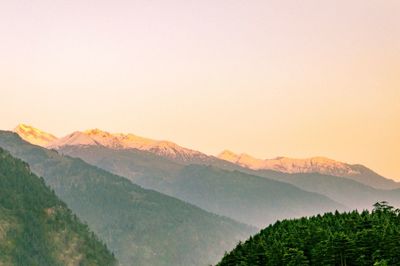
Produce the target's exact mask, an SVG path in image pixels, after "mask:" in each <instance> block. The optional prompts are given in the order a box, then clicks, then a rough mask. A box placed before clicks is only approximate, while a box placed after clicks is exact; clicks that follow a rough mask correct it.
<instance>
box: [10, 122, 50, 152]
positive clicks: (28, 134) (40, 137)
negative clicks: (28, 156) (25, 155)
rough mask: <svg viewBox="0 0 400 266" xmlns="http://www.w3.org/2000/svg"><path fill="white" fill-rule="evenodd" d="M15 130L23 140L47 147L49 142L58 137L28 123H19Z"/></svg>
mask: <svg viewBox="0 0 400 266" xmlns="http://www.w3.org/2000/svg"><path fill="white" fill-rule="evenodd" d="M13 131H14V132H15V133H17V134H18V135H19V136H20V137H21V138H22V139H23V140H25V141H28V142H29V143H32V144H35V145H39V146H42V147H45V146H47V145H48V144H49V143H51V142H53V141H55V140H57V137H55V136H54V135H52V134H50V133H47V132H44V131H41V130H39V129H37V128H34V127H32V126H29V125H26V124H19V125H18V126H16V127H15V128H14V130H13Z"/></svg>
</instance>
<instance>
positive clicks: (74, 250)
mask: <svg viewBox="0 0 400 266" xmlns="http://www.w3.org/2000/svg"><path fill="white" fill-rule="evenodd" d="M114 264H116V263H115V258H114V256H113V255H112V254H111V253H110V252H109V251H108V250H107V248H106V247H105V245H104V244H102V243H101V242H99V240H98V239H97V237H95V236H94V235H93V233H91V232H89V230H88V227H87V226H86V225H84V224H82V223H80V221H79V220H78V219H77V217H76V216H75V215H73V214H72V212H71V210H69V209H68V208H67V206H66V205H65V203H63V202H62V201H61V200H59V199H58V198H57V197H56V196H55V195H54V192H52V191H51V190H50V189H49V188H48V187H47V186H46V185H45V184H44V181H43V179H40V178H39V177H37V176H36V175H34V174H32V173H31V171H30V169H29V166H28V165H27V164H26V163H24V162H22V161H20V160H18V159H15V158H13V157H11V155H10V154H9V153H8V152H6V151H4V150H3V149H1V148H0V265H42V266H45V265H49V266H54V265H104V266H109V265H114Z"/></svg>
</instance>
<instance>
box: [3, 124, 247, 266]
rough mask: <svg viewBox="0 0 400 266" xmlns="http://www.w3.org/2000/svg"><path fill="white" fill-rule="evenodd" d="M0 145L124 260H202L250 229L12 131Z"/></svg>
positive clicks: (143, 262)
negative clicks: (26, 164)
mask: <svg viewBox="0 0 400 266" xmlns="http://www.w3.org/2000/svg"><path fill="white" fill-rule="evenodd" d="M0 146H1V147H4V148H5V149H7V150H9V151H10V152H11V153H12V154H13V155H14V156H16V157H19V158H21V159H23V160H25V161H27V162H28V163H29V164H30V165H31V168H32V170H33V171H34V172H35V173H37V174H39V175H41V176H43V177H44V179H45V181H46V183H47V184H48V185H49V186H50V187H51V188H52V189H54V191H55V192H56V194H57V195H58V196H59V197H60V198H61V199H62V200H64V201H65V202H66V203H67V204H68V206H70V208H71V209H72V210H73V211H74V212H75V213H76V214H77V215H78V217H80V218H81V219H82V220H84V221H85V222H87V223H88V224H89V226H90V227H91V229H92V230H93V231H94V232H95V233H96V234H97V235H98V236H99V237H100V238H101V239H102V240H103V241H104V242H105V243H106V244H107V245H108V246H109V247H110V249H111V250H113V251H114V252H115V254H116V257H117V259H118V260H119V262H120V263H121V264H122V265H132V264H134V265H206V264H210V263H214V262H215V261H216V260H217V258H218V257H220V256H221V255H222V254H223V252H224V251H225V250H227V249H230V248H231V247H232V246H233V245H235V243H237V241H239V240H240V239H243V238H245V237H247V236H248V235H250V234H251V233H252V232H254V229H253V228H249V227H248V226H245V225H242V224H238V223H236V222H234V221H232V220H230V219H228V218H224V217H220V216H217V215H214V214H211V213H208V212H205V211H203V210H201V209H200V208H197V207H194V206H192V205H190V204H187V203H184V202H182V201H180V200H177V199H175V198H172V197H168V196H166V195H163V194H160V193H158V192H155V191H151V190H146V189H142V188H141V187H139V186H137V185H134V184H132V183H131V182H130V181H128V180H127V179H125V178H122V177H119V176H116V175H112V174H110V173H108V172H106V171H104V170H101V169H98V168H97V167H94V166H91V165H88V164H87V163H85V162H83V161H82V160H80V159H74V158H71V157H67V156H61V155H59V154H58V153H57V152H55V151H51V150H46V149H44V148H40V147H38V146H33V145H31V144H28V143H26V142H24V141H22V140H21V139H20V138H19V137H18V135H16V134H13V133H10V132H4V131H0Z"/></svg>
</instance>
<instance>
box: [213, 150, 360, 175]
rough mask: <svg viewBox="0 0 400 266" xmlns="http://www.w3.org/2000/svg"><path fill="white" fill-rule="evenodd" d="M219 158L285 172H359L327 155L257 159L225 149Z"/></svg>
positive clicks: (249, 166) (345, 173) (255, 168)
mask: <svg viewBox="0 0 400 266" xmlns="http://www.w3.org/2000/svg"><path fill="white" fill-rule="evenodd" d="M218 158H220V159H222V160H225V161H229V162H232V163H235V164H238V165H240V166H243V167H246V168H250V169H253V170H274V171H279V172H284V173H321V174H328V175H334V176H348V175H355V174H358V172H356V171H355V170H353V169H352V167H351V165H349V164H346V163H343V162H338V161H335V160H332V159H329V158H325V157H312V158H306V159H294V158H288V157H277V158H274V159H264V160H263V159H257V158H254V157H252V156H250V155H248V154H235V153H233V152H230V151H224V152H222V153H221V154H219V155H218Z"/></svg>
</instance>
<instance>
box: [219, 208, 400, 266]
mask: <svg viewBox="0 0 400 266" xmlns="http://www.w3.org/2000/svg"><path fill="white" fill-rule="evenodd" d="M399 221H400V210H394V209H393V207H390V206H388V205H386V203H377V204H375V209H374V210H373V211H372V213H369V212H368V211H363V212H362V213H358V212H356V211H353V212H351V213H342V214H340V213H335V214H332V213H327V214H325V215H323V216H320V215H318V216H316V217H311V218H308V219H307V218H302V219H297V220H284V221H282V222H277V223H275V224H274V225H271V226H269V227H267V228H266V229H264V230H262V231H261V232H260V233H259V234H257V235H255V236H254V237H251V238H250V239H249V240H247V241H246V242H245V243H241V244H239V245H238V246H237V247H236V248H235V249H234V250H233V251H231V252H230V253H229V254H227V255H225V257H224V258H223V259H222V261H221V262H220V263H219V264H218V265H219V266H225V265H226V266H232V265H252V266H253V265H273V266H275V265H293V266H301V265H366V266H367V265H400V245H399V243H400V223H399Z"/></svg>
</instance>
